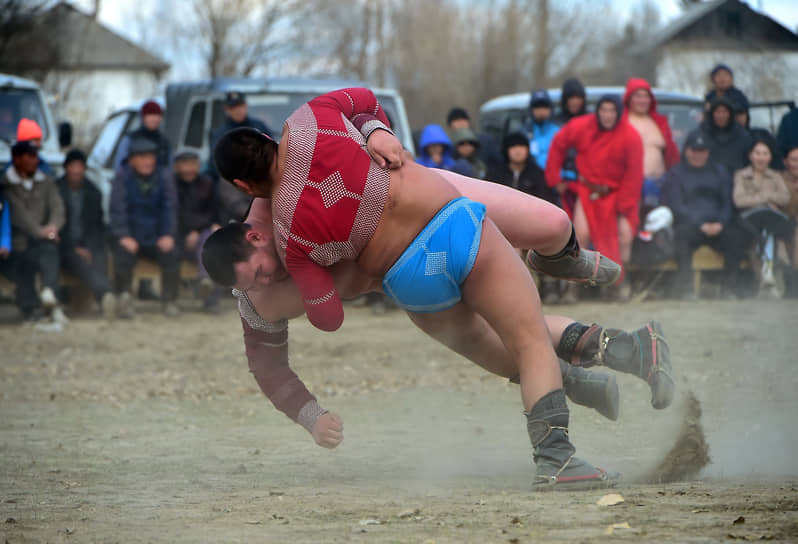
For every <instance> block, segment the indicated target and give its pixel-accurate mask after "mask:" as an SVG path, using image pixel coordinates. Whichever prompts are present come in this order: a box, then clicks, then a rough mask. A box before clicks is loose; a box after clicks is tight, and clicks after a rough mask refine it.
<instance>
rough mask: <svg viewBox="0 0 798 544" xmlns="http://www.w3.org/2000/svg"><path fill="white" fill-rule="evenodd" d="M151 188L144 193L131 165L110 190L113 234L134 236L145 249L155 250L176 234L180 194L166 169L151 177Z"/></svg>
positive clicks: (126, 166)
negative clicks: (161, 242)
mask: <svg viewBox="0 0 798 544" xmlns="http://www.w3.org/2000/svg"><path fill="white" fill-rule="evenodd" d="M151 177H152V187H151V188H150V190H149V191H148V192H147V193H144V192H142V190H141V187H140V186H139V183H138V181H137V175H136V173H135V172H134V171H133V168H131V167H130V166H128V165H124V166H123V167H122V168H120V169H119V170H117V171H116V176H115V177H114V181H113V184H112V186H111V232H112V233H113V235H114V236H116V237H117V238H123V237H125V236H131V237H133V238H135V239H136V241H137V242H138V243H139V244H140V245H142V246H154V245H155V243H156V242H157V241H158V238H160V237H161V236H167V235H168V236H175V235H176V234H177V190H176V189H175V184H174V183H173V181H172V178H171V176H170V175H169V170H167V169H166V168H156V169H155V172H153V173H152V176H151Z"/></svg>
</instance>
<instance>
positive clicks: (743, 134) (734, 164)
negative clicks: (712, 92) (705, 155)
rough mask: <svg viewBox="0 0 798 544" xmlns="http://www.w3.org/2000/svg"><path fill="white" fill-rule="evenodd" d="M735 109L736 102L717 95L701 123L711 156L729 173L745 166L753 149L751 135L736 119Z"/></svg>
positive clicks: (731, 173)
mask: <svg viewBox="0 0 798 544" xmlns="http://www.w3.org/2000/svg"><path fill="white" fill-rule="evenodd" d="M734 110H735V106H734V103H733V102H731V101H729V99H727V98H726V97H725V96H718V97H715V98H713V99H712V102H711V104H710V107H709V112H708V115H707V117H706V119H704V121H703V122H702V123H701V125H700V129H701V132H702V133H703V136H704V140H705V141H706V143H707V145H709V156H710V157H711V158H712V160H713V161H716V162H719V163H720V164H722V165H723V166H725V167H726V169H727V170H728V171H729V175H733V174H734V172H736V171H737V170H739V169H741V168H742V167H743V166H745V163H746V162H747V160H748V150H749V149H751V136H750V135H749V134H748V132H747V131H746V130H745V129H744V128H743V127H741V126H740V125H739V124H738V123H737V122H736V121H735V120H734V117H733V115H734Z"/></svg>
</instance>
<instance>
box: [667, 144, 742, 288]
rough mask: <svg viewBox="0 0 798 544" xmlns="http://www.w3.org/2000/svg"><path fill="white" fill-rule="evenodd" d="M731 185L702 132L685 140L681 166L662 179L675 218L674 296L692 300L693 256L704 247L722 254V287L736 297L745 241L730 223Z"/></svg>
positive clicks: (732, 222)
mask: <svg viewBox="0 0 798 544" xmlns="http://www.w3.org/2000/svg"><path fill="white" fill-rule="evenodd" d="M731 187H732V180H731V175H730V174H729V172H728V170H726V168H725V167H724V166H723V165H721V164H720V163H718V162H717V161H714V160H712V158H711V154H710V148H709V142H708V141H707V140H706V138H705V136H704V134H703V133H702V132H701V130H699V129H696V130H693V131H692V132H691V133H690V134H688V136H687V141H686V143H685V146H684V154H683V157H682V161H681V162H680V163H679V164H677V165H676V166H674V167H673V168H671V170H670V171H669V172H668V173H667V174H666V175H665V183H664V184H663V187H662V201H663V204H664V205H666V206H668V207H669V208H670V209H671V211H672V212H673V222H674V245H675V253H676V264H677V265H678V267H679V271H678V273H677V276H676V280H677V281H676V289H677V293H676V294H677V295H678V296H680V297H682V298H687V299H690V298H695V297H696V296H697V295H698V293H694V292H693V251H695V249H696V248H698V247H699V246H702V245H707V246H710V247H712V248H714V249H716V250H717V251H720V252H721V253H723V275H724V282H723V287H724V290H725V291H726V293H727V294H729V295H734V294H735V289H736V287H737V275H738V269H739V268H740V261H741V260H742V258H743V255H744V253H745V249H746V248H745V246H746V240H747V238H748V237H747V235H746V234H745V231H744V230H743V229H742V228H741V227H740V226H739V225H737V224H736V223H735V221H734V215H733V214H734V206H733V205H732V189H731Z"/></svg>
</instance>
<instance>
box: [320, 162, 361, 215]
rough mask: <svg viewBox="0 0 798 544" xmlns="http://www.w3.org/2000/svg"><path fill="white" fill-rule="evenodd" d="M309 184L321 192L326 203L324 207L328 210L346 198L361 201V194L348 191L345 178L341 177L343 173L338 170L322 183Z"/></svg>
mask: <svg viewBox="0 0 798 544" xmlns="http://www.w3.org/2000/svg"><path fill="white" fill-rule="evenodd" d="M307 184H308V185H309V186H311V187H315V188H316V189H318V190H319V192H320V193H321V200H322V201H323V202H324V207H325V208H328V209H329V208H330V207H331V206H334V205H335V203H336V202H338V201H339V200H341V199H342V198H345V197H349V198H354V199H355V200H360V195H359V194H357V193H353V192H352V191H349V190H347V188H346V186H345V185H344V178H342V177H341V173H340V172H338V171H337V170H336V171H335V172H333V173H332V174H330V175H329V176H327V177H326V178H324V181H322V182H321V183H316V182H313V181H310V180H308V182H307Z"/></svg>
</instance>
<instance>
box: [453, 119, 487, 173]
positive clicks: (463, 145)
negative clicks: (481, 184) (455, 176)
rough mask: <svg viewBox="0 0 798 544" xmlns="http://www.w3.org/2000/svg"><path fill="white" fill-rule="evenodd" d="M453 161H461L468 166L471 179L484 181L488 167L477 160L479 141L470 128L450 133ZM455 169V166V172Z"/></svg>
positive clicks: (480, 160)
mask: <svg viewBox="0 0 798 544" xmlns="http://www.w3.org/2000/svg"><path fill="white" fill-rule="evenodd" d="M452 143H453V144H454V159H455V161H458V160H462V161H465V162H467V163H468V164H469V166H470V170H471V177H473V178H479V179H485V174H486V173H487V169H488V167H487V166H485V163H484V162H482V159H480V158H479V155H478V151H479V140H478V139H477V136H476V134H474V131H473V130H471V129H470V128H459V129H457V130H455V131H454V132H453V133H452ZM456 169H457V167H456V166H455V170H456Z"/></svg>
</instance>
